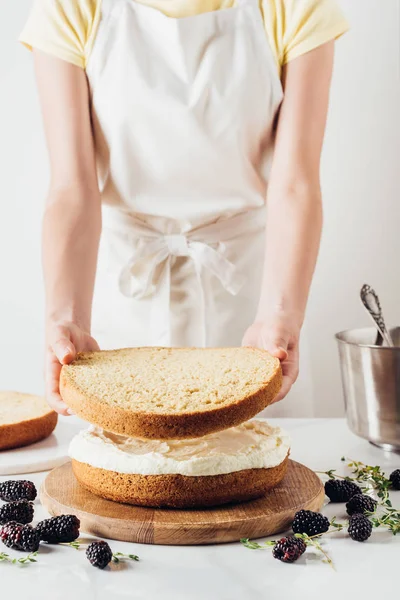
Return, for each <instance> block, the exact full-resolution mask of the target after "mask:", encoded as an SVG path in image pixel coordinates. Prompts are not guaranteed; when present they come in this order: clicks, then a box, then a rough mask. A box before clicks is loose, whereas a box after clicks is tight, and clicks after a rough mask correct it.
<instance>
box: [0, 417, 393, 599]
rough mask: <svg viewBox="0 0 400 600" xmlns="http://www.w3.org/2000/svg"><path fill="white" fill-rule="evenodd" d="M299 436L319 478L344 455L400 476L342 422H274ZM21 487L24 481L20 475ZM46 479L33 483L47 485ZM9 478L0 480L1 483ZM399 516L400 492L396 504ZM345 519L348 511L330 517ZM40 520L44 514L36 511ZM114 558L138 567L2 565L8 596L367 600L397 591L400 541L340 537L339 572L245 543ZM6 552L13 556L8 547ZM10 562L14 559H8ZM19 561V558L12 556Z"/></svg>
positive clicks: (65, 560)
mask: <svg viewBox="0 0 400 600" xmlns="http://www.w3.org/2000/svg"><path fill="white" fill-rule="evenodd" d="M271 422H273V423H276V424H279V425H281V426H282V427H285V428H286V429H287V430H288V431H289V432H290V433H291V435H292V441H293V444H292V458H294V459H295V460H298V461H300V462H303V463H304V464H306V465H307V466H309V467H310V468H313V469H315V470H324V471H325V470H327V469H333V468H337V469H339V470H341V469H343V468H344V467H343V463H341V462H340V457H341V456H342V455H346V456H349V457H351V458H353V459H355V460H360V461H363V462H365V463H367V464H374V465H376V464H379V465H381V466H382V467H383V468H384V469H385V470H386V471H387V472H390V471H391V470H393V469H394V468H400V455H396V454H389V453H384V452H383V451H382V450H380V449H378V448H375V447H374V446H371V445H370V444H368V442H366V441H364V440H362V439H359V438H357V437H356V436H354V435H353V434H352V433H351V432H350V431H349V430H348V428H347V426H346V423H345V421H344V420H342V419H274V420H271ZM18 477H19V478H23V476H18ZM44 477H45V473H38V474H33V475H32V474H30V475H29V476H28V478H29V479H31V480H33V481H34V482H35V483H36V484H37V485H40V483H41V482H42V480H43V479H44ZM5 479H7V478H6V477H0V481H3V480H5ZM392 499H393V503H394V505H395V506H399V507H400V492H395V493H393V495H392ZM323 512H324V513H325V514H326V515H327V516H329V517H331V516H333V515H334V514H336V515H337V516H338V517H344V516H345V510H344V505H341V504H339V505H331V506H327V507H325V508H324V511H323ZM35 514H36V517H37V518H38V519H41V518H43V517H45V516H46V515H45V511H44V510H43V509H42V507H41V506H40V505H39V503H38V501H37V504H36V511H35ZM111 545H112V548H113V550H114V551H121V552H127V551H129V552H134V553H136V554H138V555H139V556H140V559H141V560H140V562H138V563H128V564H121V565H116V566H113V567H112V568H111V569H110V568H108V569H106V570H105V571H100V570H98V569H95V568H94V567H92V566H91V565H90V564H89V562H88V561H87V559H86V557H85V554H84V550H82V549H81V550H74V549H73V548H69V547H57V546H46V545H43V546H41V549H40V553H39V557H38V559H39V560H38V563H36V564H32V565H28V566H26V567H24V566H22V567H21V566H14V565H10V564H5V563H0V597H1V598H4V599H6V598H12V599H13V600H20V599H21V600H22V599H26V598H30V599H33V600H50V599H51V600H73V599H76V600H80V599H82V600H83V599H84V600H110V599H111V600H114V599H115V600H119V599H128V598H129V599H140V600H142V599H143V600H247V599H248V600H261V599H262V600H275V599H283V600H286V599H290V598H296V600H302V599H306V598H307V599H308V600H313V599H314V598H315V599H316V598H318V599H320V598H321V599H323V600H327V599H328V600H329V599H330V598H332V599H333V598H335V599H337V598H342V599H347V598H350V597H352V596H353V595H355V594H356V595H357V596H356V597H358V598H363V600H369V599H372V598H378V597H384V596H385V595H387V597H389V593H392V592H395V594H397V590H398V570H399V567H400V535H399V536H397V537H393V536H392V535H391V534H389V533H388V532H384V531H382V532H381V531H380V530H375V531H374V533H373V536H372V538H370V540H369V541H368V542H366V543H364V544H361V543H356V542H353V541H351V540H350V539H349V538H347V537H346V536H345V534H342V532H340V533H336V534H334V535H333V536H331V537H330V538H329V539H326V541H325V542H324V544H323V545H324V548H325V549H326V550H327V552H328V553H329V554H330V556H331V557H332V559H333V561H334V563H335V570H333V569H331V568H330V567H329V566H328V565H326V564H324V563H323V562H322V561H321V559H320V558H319V557H318V556H317V555H315V554H313V552H311V551H309V550H307V552H306V554H305V555H303V557H302V558H301V559H300V560H299V561H298V562H297V563H295V564H293V565H287V564H283V563H281V562H279V561H277V560H274V559H273V558H272V555H271V551H270V549H266V550H263V551H261V550H260V551H256V550H248V549H247V548H244V547H242V546H241V545H240V544H239V543H234V544H223V545H214V546H150V545H140V544H126V543H122V542H114V543H112V542H111ZM0 546H1V549H0V551H3V550H4V551H8V550H7V549H6V548H5V547H4V546H3V545H2V544H0ZM8 552H9V553H10V554H12V551H8ZM14 555H20V554H19V553H14Z"/></svg>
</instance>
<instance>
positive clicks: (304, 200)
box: [257, 184, 322, 327]
mask: <svg viewBox="0 0 400 600" xmlns="http://www.w3.org/2000/svg"><path fill="white" fill-rule="evenodd" d="M272 195H273V197H272ZM321 229H322V207H321V194H320V189H319V186H318V185H316V184H313V185H310V186H308V185H306V184H305V185H301V186H300V189H298V188H296V187H294V188H291V189H290V188H289V189H281V190H279V191H278V190H275V191H273V192H272V193H271V195H270V198H269V205H268V216H267V231H266V255H265V265H264V277H263V284H262V292H261V298H260V304H259V310H258V315H257V319H258V320H260V321H264V320H266V319H268V318H270V317H271V315H279V314H280V313H284V314H286V315H290V317H291V319H292V320H293V321H294V323H295V324H296V325H298V327H301V325H302V322H303V319H304V313H305V309H306V304H307V299H308V294H309V289H310V285H311V280H312V276H313V273H314V268H315V263H316V260H317V255H318V249H319V243H320V237H321Z"/></svg>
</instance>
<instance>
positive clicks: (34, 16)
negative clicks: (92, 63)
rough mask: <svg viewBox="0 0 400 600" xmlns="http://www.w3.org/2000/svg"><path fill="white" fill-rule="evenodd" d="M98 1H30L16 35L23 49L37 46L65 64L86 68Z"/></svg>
mask: <svg viewBox="0 0 400 600" xmlns="http://www.w3.org/2000/svg"><path fill="white" fill-rule="evenodd" d="M99 5H100V0H34V3H33V6H32V9H31V12H30V15H29V17H28V21H27V23H26V24H25V27H24V29H23V31H22V32H21V34H20V36H19V38H18V39H19V41H20V42H22V44H24V45H25V46H26V47H27V48H29V49H30V50H32V48H37V49H38V50H41V51H43V52H46V53H48V54H51V55H53V56H55V57H57V58H61V59H62V60H65V61H67V62H69V63H72V64H74V65H77V66H78V67H82V68H83V69H84V68H85V67H86V62H87V59H88V56H89V54H90V50H91V47H92V44H93V40H94V36H95V32H96V29H97V25H98V21H99V18H100V6H99Z"/></svg>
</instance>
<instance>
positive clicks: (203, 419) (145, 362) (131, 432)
mask: <svg viewBox="0 0 400 600" xmlns="http://www.w3.org/2000/svg"><path fill="white" fill-rule="evenodd" d="M281 382H282V373H281V367H280V363H279V360H278V359H276V358H274V357H272V356H271V355H270V354H268V353H267V352H265V351H264V350H258V349H254V348H220V349H217V348H207V349H196V348H187V349H183V348H182V349H181V348H126V349H122V350H110V351H100V352H88V353H83V354H80V355H78V357H77V359H76V360H75V361H74V362H73V363H72V364H70V365H65V366H63V368H62V370H61V380H60V391H61V395H62V397H63V400H64V402H65V403H66V404H67V405H68V406H69V407H70V408H71V409H72V410H73V411H74V412H75V413H76V414H77V415H78V416H79V417H81V418H82V419H84V420H86V421H88V422H89V423H92V424H94V425H97V426H99V427H102V428H103V429H105V430H107V431H111V432H114V433H119V434H123V435H127V436H132V437H141V438H148V439H160V440H161V439H185V438H186V439H190V438H196V437H201V436H204V435H207V434H209V433H212V432H215V431H221V430H224V429H228V428H229V427H233V426H235V425H239V424H240V423H243V422H245V421H247V420H248V419H250V418H252V417H254V416H255V415H256V414H257V413H259V412H260V411H261V410H263V409H264V408H265V407H266V406H268V405H269V404H270V403H271V402H272V401H273V399H274V398H275V397H276V395H277V393H278V391H279V389H280V387H281Z"/></svg>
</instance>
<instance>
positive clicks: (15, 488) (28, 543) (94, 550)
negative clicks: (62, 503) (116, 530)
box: [0, 481, 138, 569]
mask: <svg viewBox="0 0 400 600" xmlns="http://www.w3.org/2000/svg"><path fill="white" fill-rule="evenodd" d="M36 496H37V491H36V487H35V485H34V484H33V483H32V482H31V481H5V482H4V483H1V484H0V500H3V501H4V502H6V504H4V505H3V506H1V507H0V540H1V541H2V542H3V544H4V545H5V546H7V548H12V549H14V550H19V551H22V552H30V553H32V552H37V551H38V549H39V544H40V542H47V543H48V544H65V543H71V542H74V541H75V540H77V539H78V537H79V528H80V521H79V519H78V517H76V516H75V515H61V516H59V517H52V518H51V519H45V520H44V521H40V522H39V523H38V524H37V525H36V527H32V526H31V525H30V524H29V523H32V521H33V515H34V508H33V503H32V501H33V500H35V498H36ZM86 556H87V558H88V560H89V562H90V563H91V564H92V565H93V566H94V567H98V568H99V569H105V567H106V566H107V565H108V564H109V563H110V562H111V561H112V560H113V559H114V560H115V561H116V562H118V560H119V558H118V557H121V556H125V557H126V558H130V559H133V560H138V557H137V556H136V557H135V556H134V555H122V554H120V553H118V554H117V555H116V556H115V557H114V555H113V553H112V550H111V548H110V546H109V545H108V544H107V542H103V541H98V542H92V543H91V544H89V546H88V548H87V550H86Z"/></svg>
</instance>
